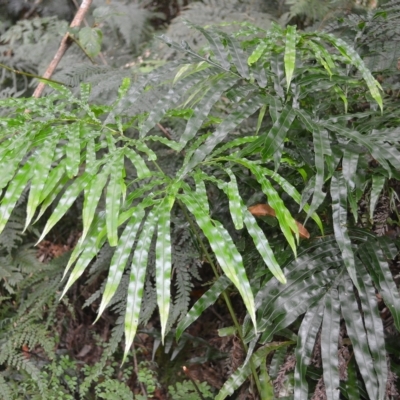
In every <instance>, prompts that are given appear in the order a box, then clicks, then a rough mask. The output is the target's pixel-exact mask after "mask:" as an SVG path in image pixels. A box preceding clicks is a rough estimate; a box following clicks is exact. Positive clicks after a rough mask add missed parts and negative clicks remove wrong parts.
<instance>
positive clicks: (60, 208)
mask: <svg viewBox="0 0 400 400" xmlns="http://www.w3.org/2000/svg"><path fill="white" fill-rule="evenodd" d="M92 179H93V175H91V174H88V173H87V172H84V173H83V174H82V175H81V176H80V177H79V178H77V179H76V180H75V181H74V182H72V184H71V185H70V186H68V187H67V189H66V190H65V192H64V194H63V195H62V196H61V198H60V200H59V202H58V204H57V206H56V208H55V209H54V211H53V213H52V214H51V216H50V218H49V219H48V221H47V223H46V226H45V227H44V229H43V232H42V234H41V236H40V238H39V240H38V242H41V241H42V240H43V238H44V237H45V236H46V235H47V233H48V232H49V231H50V229H51V228H53V226H54V225H55V224H56V223H57V222H58V221H59V220H60V219H61V218H62V217H63V216H64V214H65V213H66V212H67V211H68V210H69V209H70V208H71V206H72V204H73V203H74V202H75V200H76V199H77V197H78V196H79V194H80V193H81V192H82V190H84V189H85V188H86V186H87V185H88V184H89V183H90V182H91V180H92Z"/></svg>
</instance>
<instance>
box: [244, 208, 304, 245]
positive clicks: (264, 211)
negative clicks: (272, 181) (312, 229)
mask: <svg viewBox="0 0 400 400" xmlns="http://www.w3.org/2000/svg"><path fill="white" fill-rule="evenodd" d="M248 210H249V211H250V212H251V214H252V215H254V216H255V217H265V216H269V217H276V212H275V210H274V209H273V208H272V207H271V206H270V205H268V204H261V203H260V204H255V205H254V206H251V207H249V208H248ZM296 225H297V228H298V229H299V235H300V237H301V238H303V239H309V238H310V233H309V232H308V230H307V229H306V228H305V227H304V225H302V224H301V223H300V222H298V221H296Z"/></svg>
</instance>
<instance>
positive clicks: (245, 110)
mask: <svg viewBox="0 0 400 400" xmlns="http://www.w3.org/2000/svg"><path fill="white" fill-rule="evenodd" d="M265 100H266V99H265V97H264V96H262V95H261V94H259V93H258V92H257V93H255V94H254V93H253V95H252V96H251V95H250V93H248V95H247V97H246V99H245V101H242V102H241V103H240V104H239V105H238V106H237V108H236V110H235V111H234V112H232V113H231V114H230V115H229V116H227V117H226V118H225V120H224V122H222V123H221V124H220V125H219V126H218V128H217V129H216V130H215V132H213V133H212V134H211V136H209V137H208V138H207V139H206V141H205V143H203V144H202V145H201V146H200V147H199V148H198V149H197V150H196V151H195V152H194V154H193V156H192V158H191V160H190V161H189V162H188V164H187V165H186V167H185V168H184V170H183V173H182V174H183V175H185V174H187V173H188V172H189V171H190V170H192V169H193V168H194V167H195V166H196V165H198V164H199V163H200V162H202V161H203V160H204V159H205V158H206V157H207V156H208V155H209V154H210V153H211V152H212V151H213V150H214V148H215V146H216V145H217V144H219V143H221V142H222V141H223V140H224V139H225V137H226V136H227V135H228V133H229V132H231V131H232V130H233V129H234V128H235V127H236V126H238V125H239V124H240V123H241V122H242V121H244V120H245V119H246V118H248V117H249V116H250V115H252V114H254V113H255V112H256V111H257V110H258V109H259V108H260V107H262V106H263V105H264V103H265Z"/></svg>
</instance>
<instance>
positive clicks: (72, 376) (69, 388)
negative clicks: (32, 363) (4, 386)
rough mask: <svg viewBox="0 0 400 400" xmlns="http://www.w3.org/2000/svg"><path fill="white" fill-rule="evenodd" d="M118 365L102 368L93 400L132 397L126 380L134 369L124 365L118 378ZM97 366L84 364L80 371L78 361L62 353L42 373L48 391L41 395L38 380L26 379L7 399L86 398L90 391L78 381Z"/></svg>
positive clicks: (42, 379)
mask: <svg viewBox="0 0 400 400" xmlns="http://www.w3.org/2000/svg"><path fill="white" fill-rule="evenodd" d="M116 367H117V366H116V364H113V365H108V366H107V367H105V368H104V369H103V372H102V376H101V377H100V380H99V382H98V383H97V385H96V387H95V390H94V396H92V395H90V398H93V399H107V400H111V399H115V398H118V399H122V400H133V398H134V397H133V393H132V392H131V390H130V389H129V387H128V386H127V384H126V382H127V380H128V379H129V378H130V376H131V374H132V369H131V368H125V369H124V370H123V371H122V374H120V375H121V376H120V377H119V379H117V378H116V373H117V368H116ZM93 368H96V365H94V366H92V367H90V366H85V367H84V368H82V371H81V372H80V371H79V367H78V364H77V363H76V362H75V361H73V360H71V359H70V358H69V357H68V356H61V357H59V358H56V359H54V360H53V361H52V362H51V363H49V364H47V365H45V366H44V367H43V368H42V369H41V370H40V373H39V377H40V380H41V381H43V382H45V385H46V386H45V390H44V392H43V393H40V394H39V388H38V380H37V379H33V378H32V377H31V378H25V379H23V380H22V382H21V383H20V384H19V385H18V387H15V388H14V394H13V395H10V397H7V398H8V399H10V400H11V399H20V398H21V396H23V398H29V399H31V400H39V399H43V398H45V399H49V400H73V399H75V398H76V395H79V396H81V397H80V398H89V397H87V396H88V395H89V393H88V392H87V391H85V390H82V387H81V385H80V383H79V380H80V379H81V376H80V375H81V374H82V375H83V376H87V375H89V374H90V373H91V370H92V369H93Z"/></svg>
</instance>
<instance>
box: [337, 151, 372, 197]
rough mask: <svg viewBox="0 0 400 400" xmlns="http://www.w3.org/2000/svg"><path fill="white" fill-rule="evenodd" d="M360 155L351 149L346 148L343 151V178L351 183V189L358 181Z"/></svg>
mask: <svg viewBox="0 0 400 400" xmlns="http://www.w3.org/2000/svg"><path fill="white" fill-rule="evenodd" d="M359 157H360V155H359V154H358V153H356V152H354V151H351V150H350V149H348V148H346V149H345V150H344V151H343V159H342V173H343V178H344V180H345V181H346V183H347V184H348V185H349V188H350V189H354V188H355V186H356V183H355V181H354V179H355V176H356V172H357V164H358V159H359ZM374 176H375V175H373V177H374Z"/></svg>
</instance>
